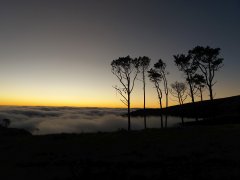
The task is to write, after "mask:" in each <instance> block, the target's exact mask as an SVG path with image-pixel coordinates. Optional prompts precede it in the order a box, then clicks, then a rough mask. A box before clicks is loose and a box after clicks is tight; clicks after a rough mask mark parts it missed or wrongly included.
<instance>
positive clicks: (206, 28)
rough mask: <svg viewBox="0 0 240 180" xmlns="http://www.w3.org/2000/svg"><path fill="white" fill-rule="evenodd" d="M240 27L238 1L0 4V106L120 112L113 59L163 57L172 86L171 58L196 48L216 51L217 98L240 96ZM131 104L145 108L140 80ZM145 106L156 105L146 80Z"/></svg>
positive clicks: (8, 0) (176, 75)
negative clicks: (218, 58) (220, 61)
mask: <svg viewBox="0 0 240 180" xmlns="http://www.w3.org/2000/svg"><path fill="white" fill-rule="evenodd" d="M239 22H240V1H238V0H223V1H217V0H211V1H209V0H202V1H195V0H191V1H190V0H183V1H179V0H166V1H161V0H158V1H157V0H148V1H147V0H101V1H99V0H85V1H83V0H41V1H40V0H35V1H33V0H21V1H19V0H1V6H0V24H1V28H0V87H1V88H0V105H20V106H23V105H29V106H32V105H37V106H80V107H125V106H124V105H123V104H122V103H121V101H120V100H119V99H120V96H119V95H117V93H116V92H115V90H114V88H113V87H112V86H114V85H117V84H119V82H118V80H117V78H116V77H115V76H114V75H113V74H112V73H111V65H110V64H111V61H112V60H114V59H117V58H118V57H124V56H127V55H130V56H131V57H133V58H135V57H138V56H148V57H150V58H151V59H152V62H151V66H153V64H154V63H155V62H156V61H157V60H158V59H160V58H161V59H162V60H163V61H164V62H165V63H166V64H167V70H168V71H169V73H170V74H169V76H168V81H169V84H171V83H173V82H174V81H176V80H178V81H184V76H183V74H182V73H181V72H179V71H178V69H177V67H176V66H175V65H174V59H173V55H175V54H179V53H186V52H187V51H188V50H189V49H192V48H193V47H195V46H197V45H201V46H207V45H209V46H210V47H213V48H216V47H219V48H221V55H220V56H221V57H223V58H224V67H223V68H222V69H221V70H220V71H219V72H217V73H216V81H217V84H216V85H215V86H214V94H215V98H222V97H228V96H234V95H239V94H240V83H239V80H238V78H239V77H240V72H239V67H240V60H239V54H238V53H239V52H240V45H239V44H240V35H239V32H240V23H239ZM208 98H209V97H208V92H207V90H206V91H205V93H204V99H208ZM131 100H132V106H133V107H142V104H143V92H142V84H141V81H137V84H136V86H135V89H134V91H133V94H132V98H131ZM163 100H164V99H163ZM164 101H165V100H164ZM176 103H177V102H176V101H175V99H174V98H173V97H170V105H173V104H176ZM146 106H147V107H159V105H158V99H157V94H156V90H155V89H154V88H153V84H151V82H149V81H148V82H147V100H146Z"/></svg>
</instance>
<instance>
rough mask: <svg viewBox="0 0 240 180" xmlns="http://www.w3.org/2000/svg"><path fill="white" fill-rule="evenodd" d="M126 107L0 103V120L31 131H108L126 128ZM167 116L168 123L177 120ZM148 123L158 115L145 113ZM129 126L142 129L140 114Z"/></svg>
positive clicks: (156, 123) (153, 124) (154, 123)
mask: <svg viewBox="0 0 240 180" xmlns="http://www.w3.org/2000/svg"><path fill="white" fill-rule="evenodd" d="M124 114H126V109H110V108H74V107H30V106H29V107H26V106H24V107H20V106H18V107H14V106H1V107H0V120H1V119H9V120H10V121H11V123H10V127H14V128H21V129H25V130H27V131H29V132H31V133H33V134H55V133H82V132H109V131H117V130H119V129H127V118H126V116H122V115H124ZM179 122H180V120H179V118H173V117H172V118H171V120H170V121H169V122H168V125H170V126H172V125H174V124H176V123H179ZM148 127H152V128H159V127H161V121H160V118H159V117H149V118H148ZM132 129H143V118H142V117H134V118H132Z"/></svg>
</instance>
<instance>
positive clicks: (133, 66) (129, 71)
mask: <svg viewBox="0 0 240 180" xmlns="http://www.w3.org/2000/svg"><path fill="white" fill-rule="evenodd" d="M111 66H112V73H113V74H114V75H115V76H116V77H117V79H118V80H119V82H120V84H121V87H118V86H115V87H114V88H115V89H116V91H117V92H118V93H119V94H120V95H121V97H122V98H123V99H121V101H122V102H123V104H125V105H126V106H127V108H128V130H131V119H130V118H131V117H130V108H131V93H132V91H133V88H134V83H135V80H136V78H137V75H138V73H139V62H138V60H137V59H132V58H131V57H130V56H126V57H119V58H118V59H116V60H113V61H112V63H111Z"/></svg>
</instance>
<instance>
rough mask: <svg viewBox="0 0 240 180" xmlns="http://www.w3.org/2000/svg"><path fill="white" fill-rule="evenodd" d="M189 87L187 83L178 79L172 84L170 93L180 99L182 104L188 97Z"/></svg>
mask: <svg viewBox="0 0 240 180" xmlns="http://www.w3.org/2000/svg"><path fill="white" fill-rule="evenodd" d="M186 91H187V87H186V85H185V83H183V82H178V81H176V82H175V83H172V84H171V89H170V93H171V94H172V95H173V96H174V97H176V98H177V99H178V102H179V104H180V105H183V103H184V101H185V100H186V99H187V94H186Z"/></svg>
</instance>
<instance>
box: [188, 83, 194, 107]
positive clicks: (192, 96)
mask: <svg viewBox="0 0 240 180" xmlns="http://www.w3.org/2000/svg"><path fill="white" fill-rule="evenodd" d="M189 86H190V93H191V98H192V102H193V103H194V102H195V101H194V95H193V88H192V84H191V83H190V82H189Z"/></svg>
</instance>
